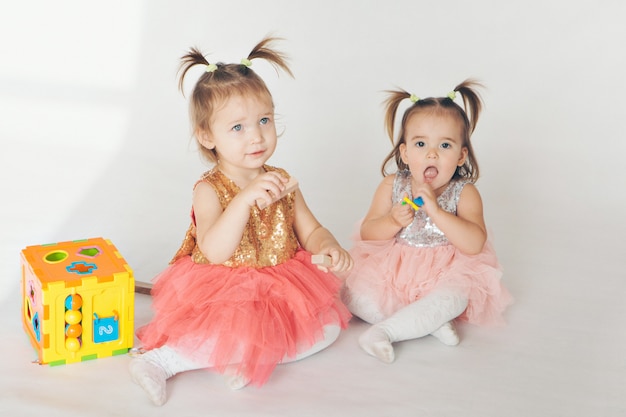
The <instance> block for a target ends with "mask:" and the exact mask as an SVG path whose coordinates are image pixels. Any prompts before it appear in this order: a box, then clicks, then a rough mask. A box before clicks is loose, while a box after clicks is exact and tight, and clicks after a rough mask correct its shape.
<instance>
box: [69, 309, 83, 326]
mask: <svg viewBox="0 0 626 417" xmlns="http://www.w3.org/2000/svg"><path fill="white" fill-rule="evenodd" d="M82 319H83V315H82V314H81V313H80V311H76V310H67V311H66V312H65V322H66V323H68V324H78V323H80V321H81V320H82Z"/></svg>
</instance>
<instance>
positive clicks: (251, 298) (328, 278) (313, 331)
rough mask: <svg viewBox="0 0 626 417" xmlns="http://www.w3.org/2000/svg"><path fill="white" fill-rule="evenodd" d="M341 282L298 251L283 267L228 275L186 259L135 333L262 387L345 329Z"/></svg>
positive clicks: (157, 288) (159, 281)
mask: <svg viewBox="0 0 626 417" xmlns="http://www.w3.org/2000/svg"><path fill="white" fill-rule="evenodd" d="M340 286H341V282H340V280H339V279H338V278H337V277H336V276H335V275H333V274H332V273H330V272H329V273H325V272H322V271H320V270H319V269H318V268H317V267H316V266H315V265H312V264H311V255H310V254H309V253H308V252H306V251H304V250H298V251H297V252H296V254H295V256H294V257H293V258H292V259H290V260H289V261H287V262H284V263H282V264H280V265H277V266H273V267H267V268H249V267H239V268H229V267H225V266H222V265H210V264H195V263H193V262H192V261H191V258H190V257H184V258H181V259H179V260H178V261H176V262H175V263H174V264H172V265H170V266H169V267H168V268H167V269H165V271H163V272H162V273H161V274H160V275H158V276H157V277H156V278H155V285H154V288H153V290H152V296H153V310H154V318H153V320H152V321H151V322H150V323H149V324H147V325H146V326H143V327H141V328H140V329H139V330H138V331H137V336H138V337H139V339H140V340H141V342H142V343H143V347H144V348H146V349H153V348H157V347H160V346H162V345H165V344H167V345H168V346H169V347H172V348H174V349H176V350H177V351H179V352H180V353H181V354H183V355H185V356H186V357H187V358H189V359H191V360H192V361H194V362H196V363H198V364H206V366H207V367H212V368H214V369H215V370H217V371H218V372H224V371H225V370H226V367H227V366H229V365H235V366H237V372H239V373H241V374H243V375H244V376H246V377H247V378H248V379H249V380H250V381H251V383H252V384H255V385H262V384H263V383H264V382H266V381H267V379H268V378H269V376H270V374H271V373H272V371H273V370H274V368H275V367H276V365H277V364H278V363H280V362H281V361H283V359H285V358H289V357H294V356H295V355H296V354H297V353H299V352H302V351H304V350H307V349H308V348H310V347H311V346H312V345H313V344H314V343H315V342H317V341H318V340H320V339H322V338H323V328H324V326H326V325H329V324H338V325H340V326H341V327H342V328H346V327H347V324H348V321H349V320H350V317H351V315H350V312H349V311H348V309H347V308H346V307H345V306H344V305H343V304H342V303H341V301H340V300H339V289H340Z"/></svg>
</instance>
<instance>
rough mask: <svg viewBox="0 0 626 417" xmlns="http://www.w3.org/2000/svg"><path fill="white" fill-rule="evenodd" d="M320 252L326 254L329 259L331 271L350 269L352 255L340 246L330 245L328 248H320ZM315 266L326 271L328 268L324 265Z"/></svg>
mask: <svg viewBox="0 0 626 417" xmlns="http://www.w3.org/2000/svg"><path fill="white" fill-rule="evenodd" d="M320 254H323V255H328V256H330V259H331V266H330V270H331V271H333V272H347V271H349V270H351V269H352V265H353V261H352V257H351V256H350V254H349V253H348V251H346V250H345V249H343V248H342V247H341V246H331V247H328V248H322V250H321V251H320ZM317 268H318V269H320V270H322V271H324V272H328V270H329V268H327V267H325V266H324V265H317Z"/></svg>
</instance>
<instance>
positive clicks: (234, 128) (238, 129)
mask: <svg viewBox="0 0 626 417" xmlns="http://www.w3.org/2000/svg"><path fill="white" fill-rule="evenodd" d="M241 129H243V127H242V126H241V125H240V124H239V125H235V126H233V130H234V131H235V132H239V131H240V130H241Z"/></svg>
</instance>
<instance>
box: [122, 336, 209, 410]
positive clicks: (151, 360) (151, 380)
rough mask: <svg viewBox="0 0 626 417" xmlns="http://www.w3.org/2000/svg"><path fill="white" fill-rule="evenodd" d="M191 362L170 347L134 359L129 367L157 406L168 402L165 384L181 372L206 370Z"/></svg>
mask: <svg viewBox="0 0 626 417" xmlns="http://www.w3.org/2000/svg"><path fill="white" fill-rule="evenodd" d="M206 367H207V366H206V365H200V364H197V363H195V362H192V361H190V360H189V359H187V358H185V357H184V356H182V355H180V354H179V353H178V352H176V351H175V350H174V349H172V348H170V347H168V346H162V347H160V348H157V349H153V350H150V351H148V352H146V353H144V354H142V355H141V356H138V357H136V358H133V360H131V362H130V365H129V370H130V374H131V376H132V379H133V381H134V382H136V383H137V384H138V385H139V386H141V388H143V390H144V391H145V392H146V394H148V397H149V398H150V400H152V402H153V403H154V404H155V405H163V404H165V401H167V393H166V390H165V382H166V380H167V379H168V378H171V377H172V376H174V375H176V374H177V373H179V372H184V371H191V370H195V369H202V368H206Z"/></svg>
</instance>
